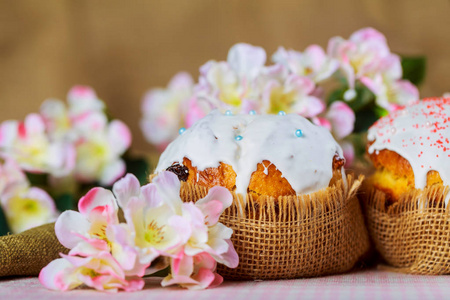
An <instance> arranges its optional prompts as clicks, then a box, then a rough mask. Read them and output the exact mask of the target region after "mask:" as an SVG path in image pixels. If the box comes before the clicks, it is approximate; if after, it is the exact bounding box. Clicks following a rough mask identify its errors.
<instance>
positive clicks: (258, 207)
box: [180, 175, 369, 280]
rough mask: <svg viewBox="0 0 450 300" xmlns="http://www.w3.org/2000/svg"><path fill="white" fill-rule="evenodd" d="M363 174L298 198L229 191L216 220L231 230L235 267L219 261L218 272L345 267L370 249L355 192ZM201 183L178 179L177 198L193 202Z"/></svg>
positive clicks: (287, 273)
mask: <svg viewBox="0 0 450 300" xmlns="http://www.w3.org/2000/svg"><path fill="white" fill-rule="evenodd" d="M362 180H363V176H360V177H359V178H358V179H356V180H355V179H354V177H353V176H352V175H349V176H348V179H347V181H348V184H347V185H345V184H344V183H343V181H340V182H338V183H337V184H336V185H335V186H333V187H328V188H326V189H323V190H321V191H318V192H316V193H313V194H310V195H303V196H290V197H279V198H278V199H275V198H273V197H264V196H260V197H259V198H258V199H253V197H252V196H251V195H247V196H246V201H244V198H243V197H242V196H238V195H236V194H233V198H234V201H233V204H232V205H231V207H229V208H228V209H226V210H225V212H224V213H223V214H222V216H221V218H220V222H222V223H223V224H225V225H226V226H228V227H230V228H232V229H233V231H234V233H233V236H232V238H231V240H232V242H233V245H234V247H235V248H236V251H237V253H238V255H239V259H240V262H239V266H238V267H237V268H236V269H230V268H227V267H225V266H223V265H220V266H219V267H218V273H219V274H221V275H222V276H224V277H225V278H226V279H231V280H248V279H253V280H255V279H287V278H299V277H313V276H320V275H328V274H337V273H343V272H346V271H349V270H350V269H352V268H353V266H354V265H355V264H356V263H357V262H358V260H359V259H360V258H361V257H362V256H363V255H364V254H365V253H366V252H367V251H368V250H369V238H368V233H367V229H366V228H365V226H364V219H363V215H362V211H361V207H360V204H359V202H358V199H357V198H356V196H355V194H356V192H357V190H358V188H359V187H360V185H361V182H362ZM207 192H208V190H207V189H206V188H205V187H202V186H198V185H193V184H189V183H186V182H182V184H181V192H180V195H181V198H182V199H183V201H185V202H189V201H192V202H195V201H197V200H198V199H201V198H203V197H204V196H205V195H206V194H207Z"/></svg>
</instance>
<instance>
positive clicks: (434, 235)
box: [361, 186, 450, 275]
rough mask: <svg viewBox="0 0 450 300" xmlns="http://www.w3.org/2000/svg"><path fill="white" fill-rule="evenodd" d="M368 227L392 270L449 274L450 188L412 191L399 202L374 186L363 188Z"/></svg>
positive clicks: (426, 273)
mask: <svg viewBox="0 0 450 300" xmlns="http://www.w3.org/2000/svg"><path fill="white" fill-rule="evenodd" d="M363 191H364V193H362V194H361V195H363V196H362V202H363V207H364V212H365V216H366V223H367V228H368V230H369V234H370V236H371V238H372V240H373V243H374V245H375V247H376V249H377V251H378V252H379V253H380V255H381V256H382V258H383V259H384V260H385V261H386V262H387V263H388V264H389V265H390V266H392V267H388V269H389V270H391V271H397V272H403V273H411V274H424V275H442V274H450V209H449V208H448V207H445V203H444V199H445V195H446V193H447V192H448V188H447V187H442V186H441V187H430V188H426V189H423V190H419V189H417V190H412V191H410V192H408V193H406V194H404V195H402V197H401V198H400V199H399V201H398V202H396V203H393V204H391V203H389V201H388V200H387V197H386V195H385V194H384V193H383V192H381V191H379V190H376V189H374V188H371V187H366V186H365V187H363Z"/></svg>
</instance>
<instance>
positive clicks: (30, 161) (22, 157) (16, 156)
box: [0, 114, 75, 176]
mask: <svg viewBox="0 0 450 300" xmlns="http://www.w3.org/2000/svg"><path fill="white" fill-rule="evenodd" d="M0 155H1V156H3V157H4V158H9V159H13V160H15V161H16V162H17V163H18V164H19V165H20V167H21V168H23V169H24V170H26V171H28V172H35V173H50V174H52V175H54V176H65V175H67V174H69V173H70V172H71V171H72V169H73V167H74V162H75V153H74V149H73V146H72V145H71V144H70V143H67V142H66V141H52V140H51V139H50V138H49V137H48V136H47V134H46V126H45V123H44V120H43V119H42V117H41V116H40V115H38V114H29V115H28V116H27V117H26V118H25V120H24V121H23V122H18V121H5V122H3V123H2V124H1V125H0Z"/></svg>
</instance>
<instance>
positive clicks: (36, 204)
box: [0, 185, 58, 233]
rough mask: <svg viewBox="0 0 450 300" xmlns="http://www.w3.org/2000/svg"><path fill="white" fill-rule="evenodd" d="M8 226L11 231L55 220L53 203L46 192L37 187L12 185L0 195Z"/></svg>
mask: <svg viewBox="0 0 450 300" xmlns="http://www.w3.org/2000/svg"><path fill="white" fill-rule="evenodd" d="M0 200H1V206H2V209H3V211H4V213H5V216H6V220H7V222H8V226H9V228H10V229H11V231H12V232H13V233H20V232H22V231H25V230H28V229H30V228H33V227H36V226H40V225H43V224H47V223H50V222H53V221H55V219H56V217H57V216H58V211H57V210H56V207H55V203H54V202H53V199H52V198H51V197H50V195H49V194H47V192H45V191H44V190H42V189H40V188H37V187H26V186H23V185H22V186H17V185H16V186H14V188H13V189H10V190H9V191H8V193H7V194H3V195H1V196H0Z"/></svg>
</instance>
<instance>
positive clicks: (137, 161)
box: [125, 157, 150, 185]
mask: <svg viewBox="0 0 450 300" xmlns="http://www.w3.org/2000/svg"><path fill="white" fill-rule="evenodd" d="M125 164H126V166H127V173H131V174H134V176H136V177H137V179H138V180H139V182H140V184H141V185H144V184H147V183H148V175H149V170H150V166H149V164H148V162H147V160H146V159H144V158H141V157H138V158H132V157H125Z"/></svg>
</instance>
